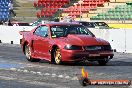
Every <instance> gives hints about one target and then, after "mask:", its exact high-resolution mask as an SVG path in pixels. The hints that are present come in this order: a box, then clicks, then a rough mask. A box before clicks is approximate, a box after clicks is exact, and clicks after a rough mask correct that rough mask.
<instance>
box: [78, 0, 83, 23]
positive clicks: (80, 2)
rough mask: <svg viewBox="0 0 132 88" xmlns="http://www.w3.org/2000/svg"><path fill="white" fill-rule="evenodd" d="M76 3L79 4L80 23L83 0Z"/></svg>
mask: <svg viewBox="0 0 132 88" xmlns="http://www.w3.org/2000/svg"><path fill="white" fill-rule="evenodd" d="M78 3H79V4H80V21H81V18H82V3H83V0H80V1H79V2H78Z"/></svg>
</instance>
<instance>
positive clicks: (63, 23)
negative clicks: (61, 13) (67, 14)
mask: <svg viewBox="0 0 132 88" xmlns="http://www.w3.org/2000/svg"><path fill="white" fill-rule="evenodd" d="M40 25H41V26H43V25H49V26H54V25H80V24H77V23H74V22H50V23H45V24H40Z"/></svg>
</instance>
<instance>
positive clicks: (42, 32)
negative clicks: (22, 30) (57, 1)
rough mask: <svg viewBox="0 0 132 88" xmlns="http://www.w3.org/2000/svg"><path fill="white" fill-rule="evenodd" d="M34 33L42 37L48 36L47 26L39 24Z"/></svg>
mask: <svg viewBox="0 0 132 88" xmlns="http://www.w3.org/2000/svg"><path fill="white" fill-rule="evenodd" d="M34 34H35V35H38V36H42V37H48V34H49V33H48V27H47V26H40V27H38V28H37V29H36V31H35V32H34Z"/></svg>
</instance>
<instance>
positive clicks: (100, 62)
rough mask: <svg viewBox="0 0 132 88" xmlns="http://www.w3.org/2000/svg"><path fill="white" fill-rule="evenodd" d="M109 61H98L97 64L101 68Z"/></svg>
mask: <svg viewBox="0 0 132 88" xmlns="http://www.w3.org/2000/svg"><path fill="white" fill-rule="evenodd" d="M108 61H109V60H99V61H98V63H99V65H101V66H105V65H106V64H107V63H108Z"/></svg>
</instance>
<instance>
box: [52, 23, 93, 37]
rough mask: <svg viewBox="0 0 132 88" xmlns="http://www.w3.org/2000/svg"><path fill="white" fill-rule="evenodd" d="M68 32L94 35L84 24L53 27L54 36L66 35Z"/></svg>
mask: <svg viewBox="0 0 132 88" xmlns="http://www.w3.org/2000/svg"><path fill="white" fill-rule="evenodd" d="M68 34H77V35H91V36H93V34H92V33H91V32H90V31H89V30H88V29H87V28H86V27H84V26H82V25H61V26H53V27H51V35H52V37H66V36H67V35H68Z"/></svg>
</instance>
